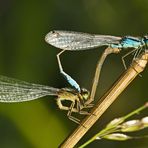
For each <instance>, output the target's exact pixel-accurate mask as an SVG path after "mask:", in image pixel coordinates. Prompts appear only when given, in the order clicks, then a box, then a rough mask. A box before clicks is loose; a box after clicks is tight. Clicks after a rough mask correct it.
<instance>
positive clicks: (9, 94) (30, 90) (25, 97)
mask: <svg viewBox="0 0 148 148" xmlns="http://www.w3.org/2000/svg"><path fill="white" fill-rule="evenodd" d="M59 91H60V89H58V88H53V87H49V86H45V85H40V84H33V83H28V82H25V81H21V80H17V79H13V78H9V77H6V76H2V75H0V102H23V101H30V100H34V99H38V98H40V97H43V96H47V95H56V96H57V95H58V92H59Z"/></svg>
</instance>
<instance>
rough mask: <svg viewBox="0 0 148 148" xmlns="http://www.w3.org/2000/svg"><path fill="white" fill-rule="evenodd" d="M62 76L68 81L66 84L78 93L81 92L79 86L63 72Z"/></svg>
mask: <svg viewBox="0 0 148 148" xmlns="http://www.w3.org/2000/svg"><path fill="white" fill-rule="evenodd" d="M62 75H63V76H64V78H65V79H66V80H67V81H68V83H69V84H70V85H71V86H72V87H74V88H75V89H76V90H77V91H78V92H81V89H80V86H79V84H78V83H77V82H76V81H75V80H74V79H73V78H72V77H70V76H69V75H68V74H67V73H65V72H64V71H63V72H62Z"/></svg>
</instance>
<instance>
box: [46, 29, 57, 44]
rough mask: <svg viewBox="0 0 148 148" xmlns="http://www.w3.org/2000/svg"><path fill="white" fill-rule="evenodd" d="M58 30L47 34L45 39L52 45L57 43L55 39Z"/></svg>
mask: <svg viewBox="0 0 148 148" xmlns="http://www.w3.org/2000/svg"><path fill="white" fill-rule="evenodd" d="M58 35H59V34H58V32H57V31H54V30H53V31H50V32H49V33H48V34H47V35H46V36H45V41H46V42H47V43H49V44H51V45H54V44H55V41H56V40H57V38H58Z"/></svg>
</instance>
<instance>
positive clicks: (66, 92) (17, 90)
mask: <svg viewBox="0 0 148 148" xmlns="http://www.w3.org/2000/svg"><path fill="white" fill-rule="evenodd" d="M44 96H57V105H58V107H59V108H60V109H61V110H67V111H68V113H67V116H68V118H69V119H71V120H72V121H74V122H76V123H79V119H77V118H75V117H74V116H72V115H71V114H72V112H75V113H80V114H88V112H87V111H84V110H82V109H84V108H89V107H92V106H91V105H87V106H86V105H85V102H86V101H87V99H88V98H89V91H88V90H86V89H85V88H82V89H81V93H79V92H78V91H76V90H75V89H71V88H62V89H59V88H53V87H49V86H45V85H40V84H33V83H28V82H25V81H21V80H17V79H13V78H9V77H6V76H2V75H0V102H4V103H13V102H24V101H31V100H35V99H38V98H41V97H44ZM65 100H67V101H70V103H71V104H70V106H65V105H63V101H65Z"/></svg>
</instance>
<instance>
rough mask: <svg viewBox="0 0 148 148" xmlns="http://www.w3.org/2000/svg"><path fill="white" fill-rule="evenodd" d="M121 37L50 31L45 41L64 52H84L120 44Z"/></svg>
mask: <svg viewBox="0 0 148 148" xmlns="http://www.w3.org/2000/svg"><path fill="white" fill-rule="evenodd" d="M121 39H122V38H121V37H115V36H109V35H95V34H88V33H81V32H73V31H58V30H57V31H50V32H49V33H48V34H47V35H46V37H45V41H46V42H47V43H49V44H51V45H52V46H55V47H57V48H60V49H65V50H86V49H91V48H96V47H100V46H104V45H107V46H109V45H110V44H118V43H120V40H121Z"/></svg>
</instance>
